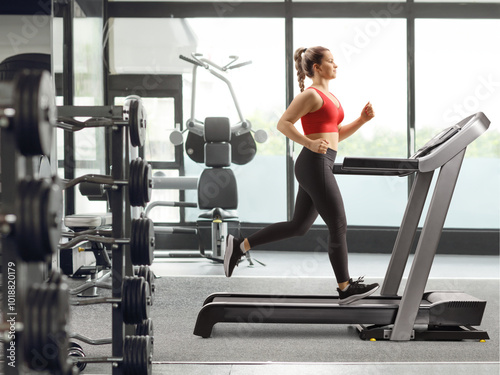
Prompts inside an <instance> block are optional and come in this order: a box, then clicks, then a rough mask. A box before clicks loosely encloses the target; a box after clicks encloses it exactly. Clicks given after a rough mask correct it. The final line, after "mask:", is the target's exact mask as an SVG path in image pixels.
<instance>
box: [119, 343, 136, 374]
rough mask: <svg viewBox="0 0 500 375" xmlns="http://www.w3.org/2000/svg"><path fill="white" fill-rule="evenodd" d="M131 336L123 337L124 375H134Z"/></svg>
mask: <svg viewBox="0 0 500 375" xmlns="http://www.w3.org/2000/svg"><path fill="white" fill-rule="evenodd" d="M132 337H133V336H125V338H124V339H123V364H122V365H123V373H124V374H125V375H135V371H134V369H133V368H132V366H133V363H134V359H133V358H134V355H135V353H134V348H133V347H132Z"/></svg>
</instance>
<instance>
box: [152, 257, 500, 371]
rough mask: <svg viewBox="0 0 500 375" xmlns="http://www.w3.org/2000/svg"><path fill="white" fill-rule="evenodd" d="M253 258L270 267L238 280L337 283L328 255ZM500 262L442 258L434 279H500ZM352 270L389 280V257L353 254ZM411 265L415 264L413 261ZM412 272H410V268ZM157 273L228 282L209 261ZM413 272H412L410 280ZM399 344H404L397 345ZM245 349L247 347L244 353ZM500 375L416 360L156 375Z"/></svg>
mask: <svg viewBox="0 0 500 375" xmlns="http://www.w3.org/2000/svg"><path fill="white" fill-rule="evenodd" d="M253 258H254V259H257V260H259V261H261V262H263V263H265V264H266V266H265V267H264V266H261V265H259V264H258V263H256V262H254V264H255V265H254V266H250V265H249V264H248V263H247V262H245V263H242V264H241V265H240V266H239V267H238V268H237V269H236V270H235V273H234V275H233V277H236V278H239V277H268V278H269V277H277V278H283V277H305V278H331V279H332V284H333V285H334V284H335V280H334V278H333V273H332V270H331V267H330V264H329V262H328V258H327V256H326V254H325V253H314V254H310V253H286V254H284V253H280V252H271V251H266V252H259V251H253ZM499 259H500V258H499V257H498V256H490V257H485V256H481V257H475V256H451V255H437V256H436V258H435V261H434V264H433V268H432V271H431V275H430V278H432V279H440V278H445V279H450V278H452V279H496V280H499V279H500V260H499ZM349 260H350V270H351V275H352V276H353V277H357V276H358V275H359V276H361V275H366V278H370V279H371V278H379V277H384V275H385V271H386V268H387V264H388V261H389V256H388V255H382V254H371V255H366V254H350V257H349ZM410 261H411V259H410ZM408 268H409V267H408ZM153 270H154V271H155V273H156V274H157V275H158V276H170V277H172V276H179V277H181V276H198V277H223V271H222V267H221V265H219V264H214V263H212V262H210V261H207V260H204V259H174V258H157V259H156V260H155V263H154V264H153ZM408 272H409V269H407V270H406V272H405V276H406V275H407V274H408ZM396 345H398V344H396ZM242 350H244V348H242ZM476 371H477V372H480V373H482V374H495V375H497V374H499V373H500V364H499V363H498V362H494V363H492V362H487V363H479V362H473V363H472V362H463V363H460V362H453V363H442V362H435V363H425V362H420V361H419V359H418V358H415V362H410V363H408V362H405V363H366V362H363V363H315V364H311V363H275V362H264V363H206V362H205V363H192V362H190V363H183V362H170V363H157V362H155V364H154V366H153V373H154V374H155V375H159V374H171V375H175V374H179V375H180V374H182V375H185V374H193V375H196V374H204V375H207V374H208V375H211V374H214V375H215V374H217V375H219V374H231V375H246V374H259V375H267V374H272V375H276V374H287V375H294V374H301V375H303V374H306V375H307V374H315V375H321V374H333V373H339V374H360V373H363V374H421V373H429V374H453V375H459V374H470V373H472V372H476Z"/></svg>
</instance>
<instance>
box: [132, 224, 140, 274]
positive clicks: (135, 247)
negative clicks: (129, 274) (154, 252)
mask: <svg viewBox="0 0 500 375" xmlns="http://www.w3.org/2000/svg"><path fill="white" fill-rule="evenodd" d="M139 223H140V220H139V219H132V227H131V228H130V259H131V262H132V264H133V265H137V256H138V251H140V249H139V229H138V228H139Z"/></svg>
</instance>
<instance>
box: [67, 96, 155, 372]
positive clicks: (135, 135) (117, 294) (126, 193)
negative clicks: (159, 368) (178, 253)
mask: <svg viewBox="0 0 500 375" xmlns="http://www.w3.org/2000/svg"><path fill="white" fill-rule="evenodd" d="M127 115H128V116H127ZM88 116H93V117H92V118H91V119H90V120H87V121H86V122H79V121H75V120H73V117H88ZM127 117H128V119H127ZM100 126H105V127H110V129H111V131H112V135H111V138H112V145H111V166H112V168H111V176H97V175H89V176H81V177H79V178H76V179H74V180H72V181H68V182H67V183H66V187H70V186H74V185H76V184H77V183H83V182H85V183H87V181H91V182H93V183H97V184H108V185H112V186H113V188H112V189H108V190H107V191H108V198H109V206H110V211H111V214H112V231H111V232H112V234H111V237H112V238H109V239H107V238H103V237H101V238H100V239H99V236H87V237H88V239H89V240H94V241H97V242H99V241H100V240H101V241H102V242H103V243H104V242H107V243H112V245H111V251H112V256H111V258H112V262H111V277H110V279H111V293H112V296H111V299H110V300H116V301H121V302H119V303H112V313H111V315H112V316H111V320H112V327H111V328H112V338H111V346H112V348H111V349H112V357H111V358H105V357H102V358H95V359H92V358H81V363H82V364H83V363H88V362H113V367H112V368H113V370H112V373H113V375H122V374H127V373H130V371H131V370H130V368H128V369H127V368H126V367H127V365H126V364H125V365H124V362H127V363H128V366H129V367H130V366H132V367H133V366H139V368H141V369H142V370H144V366H142V367H141V364H139V363H137V362H140V361H147V360H149V361H151V358H150V357H149V356H148V357H146V358H139V356H138V355H137V358H132V359H131V356H130V354H131V353H124V350H129V351H130V349H132V350H133V349H134V345H135V344H134V343H135V342H136V341H138V340H139V339H137V340H135V339H133V338H132V337H133V336H132V337H129V338H127V339H126V335H134V334H135V333H134V332H133V330H132V327H131V326H130V325H126V322H128V321H129V320H130V318H128V316H129V315H130V312H129V311H127V310H126V309H125V308H124V307H126V305H127V303H125V302H124V301H125V300H124V298H126V297H125V296H124V295H122V293H124V290H125V289H124V281H125V280H128V279H129V278H130V277H131V276H133V264H137V254H135V259H134V254H131V248H132V246H133V245H135V247H136V248H137V247H139V248H141V249H144V250H148V251H149V247H147V246H138V245H137V241H135V237H134V234H133V233H132V236H131V240H130V241H128V240H125V237H127V236H128V234H129V233H127V232H128V231H127V228H128V227H129V226H130V224H131V223H130V210H129V205H128V202H129V200H130V203H131V205H134V206H144V205H145V204H146V203H147V202H148V201H149V198H150V196H149V195H150V189H151V188H152V185H151V186H147V185H148V183H147V181H149V179H150V181H151V184H152V177H151V170H150V167H149V166H148V167H146V166H147V163H145V162H142V161H140V160H137V159H136V160H134V161H132V163H130V169H127V168H126V166H128V162H129V156H128V155H129V136H130V143H131V144H132V146H134V147H135V146H142V145H143V143H144V140H145V130H146V129H145V128H146V120H145V111H144V109H143V107H142V104H140V101H139V100H133V101H132V102H131V103H130V105H129V107H128V108H126V107H123V108H122V107H118V106H102V107H80V106H64V107H59V117H58V127H61V128H63V129H65V130H68V131H78V130H82V129H85V128H87V127H100ZM127 129H128V132H127ZM148 176H149V178H148ZM145 182H146V184H145V185H146V186H145V185H144V183H145ZM137 193H139V194H137ZM137 196H139V197H137ZM139 222H140V223H141V224H146V223H143V222H142V221H139V220H132V230H134V225H133V224H138V223H139ZM150 226H151V227H152V222H151V225H150ZM144 229H147V230H146V231H144ZM153 230H154V228H153ZM146 232H147V233H149V226H148V227H147V228H143V230H142V231H141V233H146ZM153 236H154V233H153ZM84 237H85V236H83V237H82V238H84ZM139 237H141V238H142V235H140V236H139ZM144 237H145V238H146V239H147V238H149V236H146V235H145V236H144ZM79 238H80V236H78V234H77V237H76V238H75V239H74V240H75V241H78V239H79ZM153 238H154V237H153ZM108 241H110V242H108ZM71 242H72V241H70V242H69V243H68V244H69V245H71ZM131 245H132V246H131ZM64 246H66V245H61V248H64ZM146 248H148V249H146ZM149 255H150V257H149V259H150V261H151V262H152V254H149ZM146 258H148V257H147V256H146ZM141 264H142V263H141ZM128 301H130V299H128ZM87 302H88V303H87ZM101 302H102V303H106V302H108V301H106V299H101V300H99V299H86V300H85V301H81V302H80V303H78V302H75V303H73V302H72V304H74V305H79V304H81V305H84V304H92V303H101ZM126 314H128V315H127V316H126ZM126 318H127V319H126ZM129 323H130V322H129ZM73 337H75V338H78V337H80V338H83V336H80V335H74V336H73ZM134 340H135V341H134ZM83 341H85V340H83ZM87 342H89V341H87ZM131 345H132V346H131ZM148 347H149V346H148ZM141 350H142V349H141ZM136 351H139V350H136ZM135 355H136V354H135V351H134V356H135ZM115 359H116V360H115ZM149 369H150V366H149ZM149 369H148V371H149Z"/></svg>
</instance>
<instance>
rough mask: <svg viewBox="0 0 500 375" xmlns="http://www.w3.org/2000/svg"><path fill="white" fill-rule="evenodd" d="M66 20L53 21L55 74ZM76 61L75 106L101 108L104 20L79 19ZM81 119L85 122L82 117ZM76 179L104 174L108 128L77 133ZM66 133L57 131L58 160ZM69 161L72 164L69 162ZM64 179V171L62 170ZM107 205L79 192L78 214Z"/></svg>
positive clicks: (75, 36)
mask: <svg viewBox="0 0 500 375" xmlns="http://www.w3.org/2000/svg"><path fill="white" fill-rule="evenodd" d="M63 34H64V31H63V19H62V18H54V22H53V42H52V43H53V51H54V52H53V63H54V72H55V73H56V74H58V73H59V74H60V73H62V71H63V53H64V51H63ZM73 48H74V51H73V58H74V87H75V89H74V105H82V106H99V105H103V104H104V92H103V84H102V82H103V79H104V78H103V71H102V66H103V50H102V18H100V17H85V18H75V19H74V26H73ZM57 105H63V98H62V97H58V98H57ZM79 120H82V121H83V120H85V119H83V118H80V119H79ZM74 138H75V143H74V144H75V149H74V155H75V160H74V165H73V167H74V168H75V176H76V177H78V176H81V175H84V174H104V173H105V156H104V129H103V128H89V129H84V130H80V131H77V132H75V133H74ZM64 147H65V145H64V131H63V130H62V129H58V130H57V157H58V159H59V160H61V161H62V160H63V159H64V158H65V149H64ZM66 162H68V161H66ZM58 174H59V176H64V170H63V168H62V167H61V168H59V170H58ZM105 211H106V203H105V202H103V201H89V200H88V199H87V198H86V197H83V196H82V195H81V194H80V192H79V189H78V188H76V189H75V213H78V214H80V213H89V212H105Z"/></svg>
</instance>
